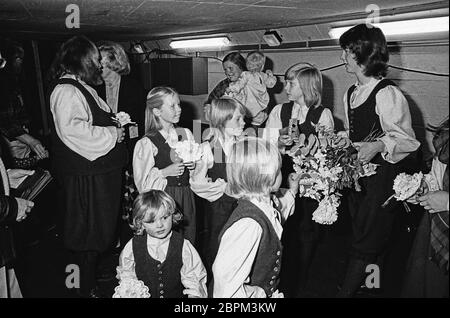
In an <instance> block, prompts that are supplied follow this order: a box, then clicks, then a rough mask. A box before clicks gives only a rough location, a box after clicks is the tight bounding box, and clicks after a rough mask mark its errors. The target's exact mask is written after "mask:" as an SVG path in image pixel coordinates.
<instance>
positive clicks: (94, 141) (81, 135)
mask: <svg viewBox="0 0 450 318" xmlns="http://www.w3.org/2000/svg"><path fill="white" fill-rule="evenodd" d="M50 108H51V112H52V115H53V120H54V122H55V129H56V133H57V134H58V136H59V138H60V139H61V141H62V142H63V143H64V144H65V145H66V146H67V147H69V148H70V149H71V150H72V151H75V152H76V153H78V154H79V155H81V156H83V157H85V158H86V159H88V160H90V161H94V160H95V159H97V158H99V157H101V156H104V155H105V154H107V153H108V152H109V151H111V149H113V148H114V147H115V145H116V142H117V141H118V138H119V137H120V134H119V132H118V128H116V127H113V126H109V127H100V126H93V125H92V114H91V113H90V110H89V106H88V105H87V102H86V99H85V97H84V96H82V94H81V92H79V91H78V89H77V88H75V87H74V86H72V85H68V84H62V85H57V86H56V87H55V89H54V91H53V93H52V94H51V97H50Z"/></svg>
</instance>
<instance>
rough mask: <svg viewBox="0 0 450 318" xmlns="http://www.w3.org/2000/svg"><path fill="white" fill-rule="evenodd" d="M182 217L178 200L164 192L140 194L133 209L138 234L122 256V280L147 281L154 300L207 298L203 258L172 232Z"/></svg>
mask: <svg viewBox="0 0 450 318" xmlns="http://www.w3.org/2000/svg"><path fill="white" fill-rule="evenodd" d="M181 218H182V215H181V213H179V212H177V210H176V206H175V201H174V200H173V199H172V198H171V197H170V196H169V195H168V194H167V193H165V192H164V191H161V190H150V191H148V192H145V193H141V194H139V196H138V197H137V198H136V200H135V201H134V207H133V224H132V228H133V230H134V232H135V235H134V237H133V238H132V239H131V240H130V241H129V242H128V243H127V244H126V245H125V248H124V249H123V251H122V253H121V254H120V259H119V266H118V267H117V277H118V279H123V278H126V277H128V278H136V279H138V280H141V281H143V282H144V284H145V286H147V287H148V288H149V291H150V295H151V297H152V298H181V297H183V295H187V296H188V297H189V298H194V297H195V298H198V297H200V298H206V297H207V294H206V270H205V267H204V266H203V264H202V261H201V259H200V256H199V255H198V253H197V251H196V250H195V248H194V247H193V246H192V244H191V243H190V242H189V241H188V240H185V239H183V237H182V236H181V234H179V233H177V232H173V231H172V224H176V223H178V221H180V220H181Z"/></svg>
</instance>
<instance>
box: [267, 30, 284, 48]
mask: <svg viewBox="0 0 450 318" xmlns="http://www.w3.org/2000/svg"><path fill="white" fill-rule="evenodd" d="M263 39H264V41H265V42H266V43H267V45H268V46H279V45H280V44H281V42H282V39H281V36H280V35H279V34H278V32H277V31H267V32H266V33H264V35H263Z"/></svg>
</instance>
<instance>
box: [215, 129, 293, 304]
mask: <svg viewBox="0 0 450 318" xmlns="http://www.w3.org/2000/svg"><path fill="white" fill-rule="evenodd" d="M229 157H230V159H229V162H228V163H227V167H226V171H227V177H228V184H227V193H229V195H230V196H233V197H235V198H237V199H238V205H237V207H236V209H235V210H234V211H233V213H232V214H231V216H230V217H229V219H228V221H227V222H226V224H225V225H224V227H223V229H222V231H221V232H220V234H219V250H218V252H217V256H216V258H215V260H214V264H213V268H212V271H213V280H214V281H213V288H212V289H213V297H214V298H265V297H280V296H282V294H280V293H279V292H278V289H277V286H278V281H279V279H278V276H279V273H280V268H281V255H282V246H281V241H280V238H281V234H282V231H283V228H282V226H281V218H282V216H281V214H280V212H279V210H282V211H283V210H289V208H292V205H293V204H294V198H295V195H296V192H297V190H298V181H297V180H296V176H295V175H292V176H291V177H292V180H293V182H291V189H290V190H289V191H288V192H287V193H286V194H285V199H286V203H285V204H281V209H280V206H278V209H279V210H277V209H276V208H275V207H274V206H273V203H272V201H271V193H273V192H276V191H277V190H278V188H279V186H280V184H281V170H280V169H281V157H280V154H279V151H278V149H277V147H276V146H275V145H274V144H272V143H270V142H268V141H266V140H263V139H261V138H256V137H244V138H243V139H242V140H240V141H237V142H236V143H235V144H234V145H233V146H232V148H231V152H230V155H229ZM288 198H290V200H288ZM282 213H283V212H282Z"/></svg>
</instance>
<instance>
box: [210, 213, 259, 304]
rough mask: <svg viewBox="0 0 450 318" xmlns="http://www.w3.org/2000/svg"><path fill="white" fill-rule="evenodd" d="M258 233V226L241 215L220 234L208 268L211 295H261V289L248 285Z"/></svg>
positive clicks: (226, 296) (257, 296) (242, 296)
mask: <svg viewBox="0 0 450 318" xmlns="http://www.w3.org/2000/svg"><path fill="white" fill-rule="evenodd" d="M261 236H262V228H261V226H260V225H259V224H258V223H257V222H256V221H255V220H253V219H250V218H244V219H241V220H239V221H237V222H236V223H234V224H233V225H232V226H231V227H229V228H228V229H227V230H226V231H225V233H224V234H223V236H222V239H221V241H220V245H219V250H218V252H217V256H216V259H215V261H214V264H213V267H212V271H213V275H214V291H213V297H214V298H265V297H266V293H265V292H264V289H263V288H261V287H259V286H252V285H249V284H248V283H249V275H250V271H251V269H252V266H253V263H254V261H255V257H256V253H257V251H258V248H259V244H260V241H261Z"/></svg>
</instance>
